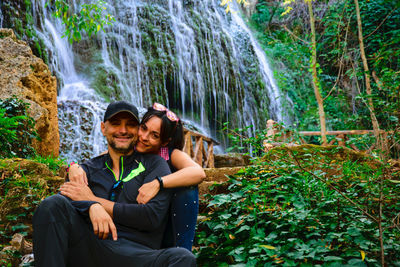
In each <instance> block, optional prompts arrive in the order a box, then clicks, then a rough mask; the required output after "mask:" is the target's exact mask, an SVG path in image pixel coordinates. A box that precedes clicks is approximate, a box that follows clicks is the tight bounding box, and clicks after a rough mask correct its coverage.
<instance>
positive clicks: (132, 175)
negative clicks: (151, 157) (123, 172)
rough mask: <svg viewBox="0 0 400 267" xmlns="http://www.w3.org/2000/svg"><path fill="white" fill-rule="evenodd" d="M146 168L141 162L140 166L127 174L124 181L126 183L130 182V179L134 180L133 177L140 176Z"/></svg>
mask: <svg viewBox="0 0 400 267" xmlns="http://www.w3.org/2000/svg"><path fill="white" fill-rule="evenodd" d="M145 170H146V168H145V167H144V166H143V164H142V163H141V162H140V163H139V166H138V167H137V168H136V169H134V170H132V171H131V173H130V174H128V176H126V177H125V178H124V179H122V182H124V183H126V182H129V181H130V180H132V179H133V178H135V177H136V176H138V175H139V174H140V173H142V172H144V171H145Z"/></svg>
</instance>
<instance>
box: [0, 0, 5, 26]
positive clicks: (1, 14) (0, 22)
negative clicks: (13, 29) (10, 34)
mask: <svg viewBox="0 0 400 267" xmlns="http://www.w3.org/2000/svg"><path fill="white" fill-rule="evenodd" d="M3 19H4V18H3V13H2V11H1V3H0V28H3Z"/></svg>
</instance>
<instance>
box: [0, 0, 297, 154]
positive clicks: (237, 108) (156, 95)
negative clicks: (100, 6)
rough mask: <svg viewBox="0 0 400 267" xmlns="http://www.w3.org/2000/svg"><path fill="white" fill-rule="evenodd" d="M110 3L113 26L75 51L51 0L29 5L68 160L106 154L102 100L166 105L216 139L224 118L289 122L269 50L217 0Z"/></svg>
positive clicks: (240, 123)
mask: <svg viewBox="0 0 400 267" xmlns="http://www.w3.org/2000/svg"><path fill="white" fill-rule="evenodd" d="M91 1H92V0H74V1H70V3H71V2H72V3H71V4H72V6H74V7H79V5H80V4H82V3H83V2H86V3H87V2H91ZM105 2H106V3H107V12H109V13H111V14H112V15H113V16H114V17H115V18H116V21H115V22H114V23H113V25H112V26H110V27H106V33H102V32H99V34H98V35H97V37H95V38H92V39H84V40H82V41H81V42H80V43H78V44H74V45H73V46H71V45H70V44H69V43H67V41H66V40H65V39H61V38H60V35H61V32H63V28H62V25H61V23H60V22H59V20H56V19H54V18H53V17H51V16H50V13H51V12H50V11H49V10H46V8H45V6H44V3H45V0H36V1H32V13H33V14H34V17H35V18H36V20H35V29H36V31H37V34H38V36H39V38H41V39H42V40H43V43H44V44H45V46H46V49H47V50H48V51H49V52H48V54H49V55H51V56H50V57H49V65H50V68H51V69H52V70H53V71H54V73H56V75H57V77H58V78H59V83H60V85H61V86H60V88H61V90H59V119H60V125H59V126H60V135H61V154H62V156H64V157H66V158H68V159H69V160H71V159H78V160H82V159H83V158H87V157H90V156H93V155H96V154H98V153H99V152H101V151H102V150H103V149H104V140H103V137H102V136H100V132H99V130H98V129H99V128H100V126H99V123H100V121H101V116H102V114H103V111H104V108H105V106H106V104H105V102H109V101H112V100H117V99H124V100H128V101H130V102H132V103H134V104H136V105H137V106H140V107H146V106H148V105H150V104H151V103H152V102H155V101H157V102H161V103H164V104H166V105H167V106H169V107H170V108H172V109H173V110H174V111H177V113H178V114H180V116H181V117H182V118H183V119H184V120H191V121H194V122H197V124H199V125H200V126H201V127H202V128H205V129H208V130H209V131H210V134H211V135H213V136H216V135H218V132H219V129H221V128H222V123H223V122H225V121H229V122H230V126H231V127H244V126H246V125H250V124H252V125H255V126H258V127H264V125H265V122H266V120H267V119H268V118H272V119H274V120H277V121H281V122H284V123H288V122H289V118H288V117H285V116H284V115H282V109H281V107H282V106H283V105H284V104H285V103H287V102H288V100H287V99H286V97H283V96H282V94H281V93H280V92H279V89H278V87H277V86H276V85H275V82H274V81H273V78H272V74H271V70H270V69H269V67H268V63H267V60H266V58H265V55H264V53H263V52H262V50H261V49H260V48H259V46H258V45H257V42H256V41H255V39H254V38H253V37H252V36H251V32H250V31H249V29H248V28H247V27H246V25H245V23H244V22H243V20H242V19H241V17H240V16H238V15H237V14H235V13H233V14H228V15H227V14H225V12H224V9H223V8H222V7H220V6H219V1H217V0H208V1H207V0H205V1H192V0H189V1H188V0H168V1H159V0H152V1H137V0H128V1H119V0H107V1H105ZM0 18H1V16H0ZM289 104H290V103H289ZM222 136H223V135H220V136H219V137H220V138H218V137H217V139H221V138H222Z"/></svg>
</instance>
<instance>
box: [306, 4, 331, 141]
mask: <svg viewBox="0 0 400 267" xmlns="http://www.w3.org/2000/svg"><path fill="white" fill-rule="evenodd" d="M305 1H306V2H307V4H308V13H309V15H310V26H311V46H312V49H311V60H312V63H311V67H312V77H313V79H312V85H313V88H314V94H315V98H316V99H317V103H318V113H319V123H320V126H321V139H322V145H323V146H326V145H327V144H328V140H327V139H326V122H325V111H324V100H323V99H322V96H321V93H320V90H319V87H320V85H319V81H318V76H317V45H316V40H315V19H314V12H313V8H312V2H311V0H305Z"/></svg>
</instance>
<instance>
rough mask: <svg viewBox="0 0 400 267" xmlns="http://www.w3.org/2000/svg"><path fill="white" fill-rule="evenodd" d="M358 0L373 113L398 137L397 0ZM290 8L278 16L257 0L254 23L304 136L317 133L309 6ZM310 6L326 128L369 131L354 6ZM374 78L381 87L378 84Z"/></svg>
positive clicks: (272, 5) (349, 2)
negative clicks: (312, 85) (368, 70)
mask: <svg viewBox="0 0 400 267" xmlns="http://www.w3.org/2000/svg"><path fill="white" fill-rule="evenodd" d="M292 2H293V1H292ZM359 2H360V9H361V20H362V26H363V35H364V43H365V50H366V54H367V57H368V64H369V67H370V70H371V72H370V73H369V75H370V76H371V83H372V90H373V95H372V100H373V103H374V106H375V112H376V115H377V118H378V121H379V123H380V126H381V129H385V130H395V131H398V129H399V119H400V113H399V112H398V110H400V95H399V91H400V90H399V88H400V77H399V75H400V72H399V67H400V48H399V46H398V44H399V41H400V31H399V27H398V25H399V21H400V9H399V6H398V3H397V2H396V1H387V0H377V1H368V0H360V1H359ZM292 6H293V9H292V10H291V11H290V13H289V14H288V15H286V16H280V15H279V14H281V13H282V12H283V11H284V7H283V6H282V5H279V3H278V1H266V0H260V1H258V5H257V8H256V12H255V13H254V15H253V16H252V20H251V24H252V26H253V29H255V30H256V31H257V34H256V37H257V38H258V40H260V42H261V44H262V45H263V47H264V49H265V51H266V53H267V55H268V56H269V57H270V58H272V63H273V64H274V66H273V67H274V69H275V73H274V77H275V78H276V80H277V82H278V85H279V87H280V89H281V90H283V91H286V92H287V93H288V95H289V96H290V98H291V99H292V100H293V103H294V108H295V109H294V112H295V115H296V117H297V118H298V127H299V130H308V131H310V130H318V109H317V107H316V106H317V105H316V101H315V98H314V95H313V92H312V88H311V75H310V74H309V73H308V71H307V70H308V61H309V58H310V56H311V55H310V50H309V44H308V41H309V25H308V17H307V15H306V14H307V8H306V6H305V4H304V1H294V2H293V3H292ZM313 6H314V11H315V14H316V31H317V56H318V59H317V62H318V63H319V76H318V78H319V80H320V86H321V93H322V96H323V98H324V108H325V113H326V122H327V128H328V130H343V129H371V128H372V125H371V118H370V111H369V110H368V108H367V105H366V103H367V101H368V99H369V96H368V97H367V95H366V93H365V80H364V79H365V75H364V71H363V68H362V62H361V58H360V48H359V41H358V34H357V21H356V14H355V7H354V1H353V0H340V1H334V2H329V3H327V2H326V1H313ZM373 73H375V76H376V77H377V78H378V80H379V82H377V81H376V80H375V79H374V78H373V75H372V74H373ZM378 86H379V87H378ZM394 136H395V135H394ZM393 138H395V137H393ZM392 152H393V151H392ZM397 154H398V152H397ZM392 155H393V154H392Z"/></svg>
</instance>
